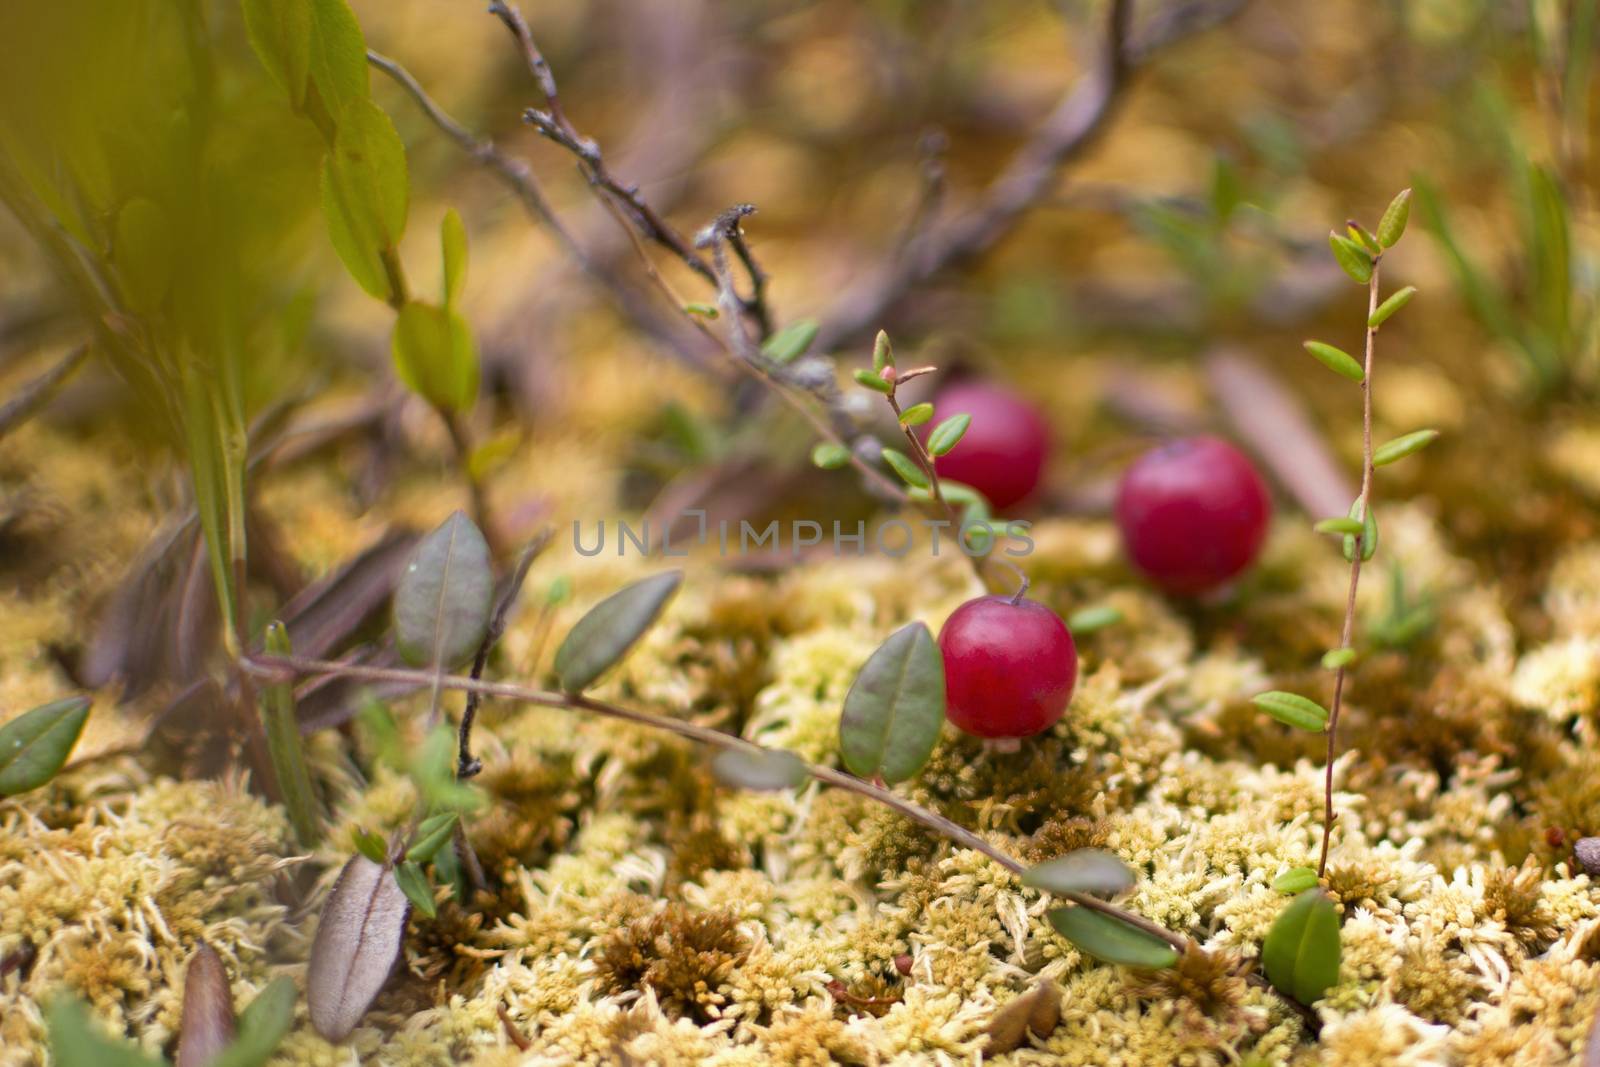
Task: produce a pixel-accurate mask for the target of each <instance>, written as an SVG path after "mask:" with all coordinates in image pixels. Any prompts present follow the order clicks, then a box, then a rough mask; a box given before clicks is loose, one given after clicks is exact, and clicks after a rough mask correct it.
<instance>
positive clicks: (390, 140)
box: [322, 0, 410, 300]
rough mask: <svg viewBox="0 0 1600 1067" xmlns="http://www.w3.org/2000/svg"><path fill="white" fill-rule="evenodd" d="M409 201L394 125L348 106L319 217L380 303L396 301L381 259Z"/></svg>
mask: <svg viewBox="0 0 1600 1067" xmlns="http://www.w3.org/2000/svg"><path fill="white" fill-rule="evenodd" d="M340 2H342V0H340ZM365 70H366V68H365V66H363V68H362V72H363V77H364V76H365ZM409 197H410V186H409V181H408V179H407V176H406V149H405V145H404V144H403V143H401V141H400V135H399V134H398V133H396V132H395V128H394V123H392V122H390V121H389V116H388V115H385V114H384V113H383V111H382V110H381V109H380V108H379V107H378V106H377V105H376V104H374V103H372V102H371V101H369V100H358V101H354V102H352V104H351V105H350V107H349V108H347V109H346V110H345V112H344V115H343V117H342V119H341V120H340V122H339V129H338V132H337V133H336V134H335V136H334V139H333V148H332V149H331V150H330V151H329V152H328V154H327V156H326V157H325V158H324V159H323V161H322V214H323V218H324V220H325V221H326V223H327V227H328V236H329V238H330V239H331V240H332V241H333V247H334V251H336V252H338V253H339V258H340V259H341V260H343V261H344V265H345V268H346V269H347V270H348V271H349V272H350V274H351V276H352V277H354V278H355V280H356V281H357V282H358V283H360V285H361V287H362V288H363V289H365V290H366V291H367V292H368V293H371V294H372V295H373V296H375V297H377V298H379V299H380V300H392V299H395V298H396V297H397V296H398V295H399V294H398V293H396V292H395V291H394V289H395V286H394V285H393V284H391V281H390V279H389V272H388V270H387V269H386V268H385V266H384V257H385V256H386V255H388V256H392V255H393V253H394V248H395V246H396V245H398V244H399V243H400V237H401V235H402V234H403V233H404V232H405V228H406V203H407V201H408V199H409Z"/></svg>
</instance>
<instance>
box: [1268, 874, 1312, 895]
mask: <svg viewBox="0 0 1600 1067" xmlns="http://www.w3.org/2000/svg"><path fill="white" fill-rule="evenodd" d="M1316 886H1317V872H1316V871H1314V870H1312V869H1311V868H1310V867H1291V868H1289V869H1288V870H1287V871H1284V872H1283V873H1282V874H1280V875H1278V877H1276V878H1274V879H1273V880H1272V888H1273V889H1274V890H1276V891H1277V892H1279V893H1287V894H1288V895H1290V896H1294V895H1296V894H1299V893H1304V892H1305V891H1306V890H1307V889H1315V888H1316Z"/></svg>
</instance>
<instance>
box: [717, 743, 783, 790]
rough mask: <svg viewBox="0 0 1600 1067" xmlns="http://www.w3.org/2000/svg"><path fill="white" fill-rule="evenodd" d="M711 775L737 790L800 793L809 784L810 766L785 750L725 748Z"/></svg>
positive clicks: (718, 754) (719, 754) (718, 756)
mask: <svg viewBox="0 0 1600 1067" xmlns="http://www.w3.org/2000/svg"><path fill="white" fill-rule="evenodd" d="M711 773H712V774H713V775H715V776H716V779H717V781H719V782H721V783H722V784H723V785H727V786H732V787H733V788H735V789H752V790H756V791H757V792H774V791H777V790H782V789H798V788H799V787H800V786H802V785H804V784H805V781H806V777H807V774H806V764H805V761H804V760H802V759H801V758H800V757H799V756H796V755H795V754H794V753H793V752H787V751H785V750H783V749H770V748H768V749H760V750H755V749H747V748H725V749H723V750H722V751H721V752H718V753H717V754H716V756H715V757H713V758H712V760H711Z"/></svg>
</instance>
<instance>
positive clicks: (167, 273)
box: [115, 196, 173, 313]
mask: <svg viewBox="0 0 1600 1067" xmlns="http://www.w3.org/2000/svg"><path fill="white" fill-rule="evenodd" d="M116 242H117V243H116V249H115V258H116V263H117V279H118V281H120V282H121V284H122V292H123V295H124V296H125V297H126V298H127V300H128V304H129V305H130V306H131V307H132V308H133V309H134V310H135V311H141V312H145V313H149V312H152V311H155V310H156V309H157V308H158V307H159V306H160V304H161V301H162V300H163V299H165V298H166V295H167V290H168V289H170V288H171V287H172V267H173V262H172V225H171V223H170V222H169V220H168V219H167V213H166V212H165V211H162V210H161V207H160V205H158V204H157V203H156V202H155V201H153V200H150V199H147V198H145V197H142V196H136V197H134V198H133V199H132V200H129V201H128V202H127V203H126V204H124V205H122V210H121V211H119V212H118V213H117V233H116Z"/></svg>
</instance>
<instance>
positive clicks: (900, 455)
mask: <svg viewBox="0 0 1600 1067" xmlns="http://www.w3.org/2000/svg"><path fill="white" fill-rule="evenodd" d="M883 461H884V462H885V463H887V464H889V466H890V467H891V468H892V469H893V470H894V472H895V473H896V474H898V475H899V476H900V480H901V481H902V482H905V483H906V484H907V485H909V486H911V487H912V488H913V489H927V488H928V487H929V486H928V476H927V475H926V474H924V473H923V472H922V468H921V467H919V466H917V465H916V464H915V463H914V462H912V460H911V457H910V456H908V455H906V454H905V453H904V452H901V451H899V450H898V449H893V448H886V449H884V450H883Z"/></svg>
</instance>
